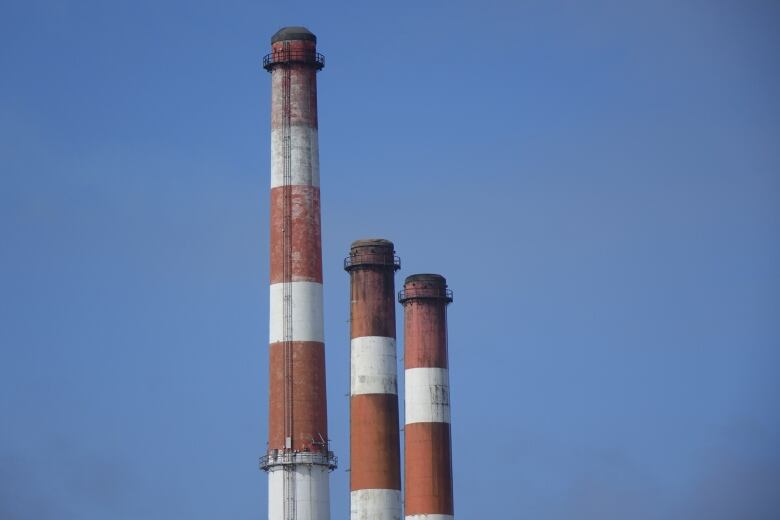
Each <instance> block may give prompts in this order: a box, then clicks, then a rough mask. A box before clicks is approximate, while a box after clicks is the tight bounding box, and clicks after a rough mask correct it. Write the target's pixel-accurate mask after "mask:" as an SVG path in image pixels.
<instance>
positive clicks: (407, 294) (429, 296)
mask: <svg viewBox="0 0 780 520" xmlns="http://www.w3.org/2000/svg"><path fill="white" fill-rule="evenodd" d="M422 299H426V300H445V301H447V303H451V302H452V289H447V288H446V287H410V288H409V289H403V290H401V291H400V292H399V293H398V302H399V303H404V302H406V301H409V300H422Z"/></svg>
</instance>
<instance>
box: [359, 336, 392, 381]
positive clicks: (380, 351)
mask: <svg viewBox="0 0 780 520" xmlns="http://www.w3.org/2000/svg"><path fill="white" fill-rule="evenodd" d="M350 344H351V348H350V350H351V351H352V355H351V358H352V360H351V368H352V370H351V377H350V393H351V394H352V395H359V394H397V393H398V374H397V369H396V359H395V339H393V338H386V337H383V336H362V337H359V338H353V339H352V341H351V342H350Z"/></svg>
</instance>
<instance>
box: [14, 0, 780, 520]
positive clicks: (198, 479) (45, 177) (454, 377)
mask: <svg viewBox="0 0 780 520" xmlns="http://www.w3.org/2000/svg"><path fill="white" fill-rule="evenodd" d="M372 4H375V3H362V2H349V3H347V2H345V3H331V4H329V5H324V3H322V2H295V3H280V2H275V3H261V2H248V1H245V2H239V1H234V2H230V1H224V2H208V1H204V2H196V3H194V4H193V3H192V2H179V1H171V2H149V1H143V0H141V1H134V2H124V1H114V2H96V1H82V2H68V1H58V2H53V1H36V0H33V1H27V2H21V1H14V0H11V2H6V3H4V4H3V9H2V16H0V70H1V71H2V72H0V237H2V247H0V418H1V419H0V517H2V518H4V519H6V518H7V519H9V520H27V519H37V520H46V519H50V518H51V519H58V520H59V519H64V518H78V519H80V520H91V519H104V518H112V519H117V520H124V519H144V520H145V519H149V520H156V519H163V518H165V519H171V518H189V519H192V520H200V519H214V518H233V519H247V520H248V519H257V518H261V517H263V516H264V515H265V507H266V506H265V504H266V489H265V488H266V479H265V476H264V475H263V474H262V473H261V472H260V471H259V470H258V469H257V457H258V456H259V455H260V454H261V453H262V452H263V450H264V446H265V442H266V435H267V434H266V415H267V403H266V400H267V394H266V387H267V375H266V372H267V355H266V343H267V334H268V330H267V322H268V318H267V316H268V302H267V280H268V213H269V212H268V205H267V200H268V185H269V168H270V160H269V157H270V151H269V144H270V135H269V100H270V81H269V76H268V74H267V73H266V72H265V71H263V70H262V68H261V67H260V60H261V58H262V56H263V54H265V53H266V52H268V48H269V39H270V36H271V34H273V33H274V32H275V31H276V30H277V29H278V28H279V27H281V26H284V25H297V24H303V25H306V26H308V27H309V28H310V29H311V30H312V31H314V32H315V33H316V34H317V36H318V37H319V47H320V50H321V51H322V52H323V53H324V54H325V56H326V60H327V65H326V68H325V70H324V71H323V72H322V73H321V74H320V76H319V102H320V148H321V166H322V195H323V219H322V221H323V238H324V251H323V254H324V274H325V305H326V307H325V313H326V318H325V319H326V348H327V352H328V354H327V356H328V357H327V367H328V392H329V414H330V434H331V438H332V445H333V449H334V450H335V451H336V452H337V454H338V455H339V456H340V458H341V467H340V468H339V469H338V470H337V471H336V472H334V473H333V477H332V481H331V482H332V493H331V495H332V499H331V502H332V514H333V518H334V519H335V518H346V517H347V515H348V473H346V471H345V470H346V469H347V468H348V467H349V460H348V459H349V457H348V451H349V450H348V407H347V405H348V402H347V398H346V397H345V395H346V394H348V392H349V390H348V388H349V382H348V381H349V380H348V370H349V365H348V364H349V357H348V345H349V343H348V338H349V329H348V323H347V319H348V277H347V275H346V273H344V272H343V271H342V269H341V265H342V264H341V261H342V258H343V257H344V256H345V255H346V253H347V250H348V247H349V244H350V242H351V241H352V240H354V239H356V238H364V237H384V238H389V239H391V240H393V241H394V242H395V244H396V247H397V251H398V254H399V255H400V256H401V258H402V261H403V270H402V271H401V272H400V273H399V276H398V277H397V284H399V285H400V283H401V282H402V280H403V277H404V276H407V275H409V274H413V273H416V272H440V273H442V274H444V275H445V276H446V277H447V278H448V280H449V283H450V287H451V288H452V289H453V290H454V292H455V302H454V304H453V305H452V306H451V307H450V315H449V324H450V357H451V384H452V400H453V406H454V408H453V443H454V454H453V455H454V466H455V493H456V496H455V507H456V514H457V516H458V517H460V518H463V519H471V518H511V519H514V518H517V519H522V518H535V519H540V520H570V519H584V520H589V519H600V520H603V519H623V518H631V519H633V520H660V519H680V520H682V519H690V518H708V519H711V520H720V519H723V520H726V519H729V520H730V519H734V518H750V519H751V520H764V519H766V520H770V519H772V520H774V519H776V518H778V516H780V495H778V494H777V493H776V491H777V489H776V488H777V482H778V481H780V417H778V415H779V414H778V411H777V396H778V395H780V378H778V366H780V320H778V315H779V313H778V311H779V310H780V297H779V296H778V294H780V270H779V269H778V266H779V265H780V240H779V239H778V237H779V236H780V233H778V231H780V209H778V208H779V206H778V195H780V147H779V146H778V142H780V104H779V103H778V97H777V93H778V92H780V62H779V61H778V60H777V56H778V52H780V38H779V37H778V35H777V34H778V33H777V24H778V22H780V8H778V6H777V4H776V3H775V2H771V1H752V0H749V1H720V0H718V1H710V2H703V1H693V0H685V1H675V2H672V1H665V0H663V1H652V2H650V1H648V2H639V1H628V2H618V1H594V2H575V1H552V2H542V1H526V2H522V1H516V2H489V1H488V2H479V3H477V2H458V1H455V2H438V1H433V2H386V3H382V4H379V3H376V5H372ZM400 332H402V329H401V327H400V323H399V336H400ZM773 403H774V404H773Z"/></svg>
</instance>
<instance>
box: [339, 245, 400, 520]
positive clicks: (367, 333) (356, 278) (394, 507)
mask: <svg viewBox="0 0 780 520" xmlns="http://www.w3.org/2000/svg"><path fill="white" fill-rule="evenodd" d="M399 268H400V261H399V259H398V257H396V256H395V251H394V246H393V243H392V242H390V241H388V240H381V239H371V240H358V241H356V242H353V243H352V247H351V249H350V252H349V256H348V257H347V258H346V259H345V260H344V269H345V270H346V271H347V272H349V274H350V282H351V284H350V285H351V289H350V293H351V298H350V300H351V303H350V336H351V341H350V351H351V355H350V358H351V363H350V372H351V375H350V401H349V402H350V421H349V427H350V444H349V446H350V465H351V467H350V520H401V467H400V466H401V457H400V448H399V443H400V439H399V436H400V435H399V426H400V425H399V423H398V378H397V369H396V346H395V283H394V275H395V271H396V270H397V269H399Z"/></svg>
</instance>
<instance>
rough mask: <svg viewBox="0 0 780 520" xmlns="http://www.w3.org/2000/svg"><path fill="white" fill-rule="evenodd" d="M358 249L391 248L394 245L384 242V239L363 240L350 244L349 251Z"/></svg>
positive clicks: (387, 241)
mask: <svg viewBox="0 0 780 520" xmlns="http://www.w3.org/2000/svg"><path fill="white" fill-rule="evenodd" d="M358 247H387V248H393V247H394V245H393V243H392V242H390V241H389V240H385V239H384V238H363V239H360V240H355V241H354V242H352V246H351V249H356V248H358Z"/></svg>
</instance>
